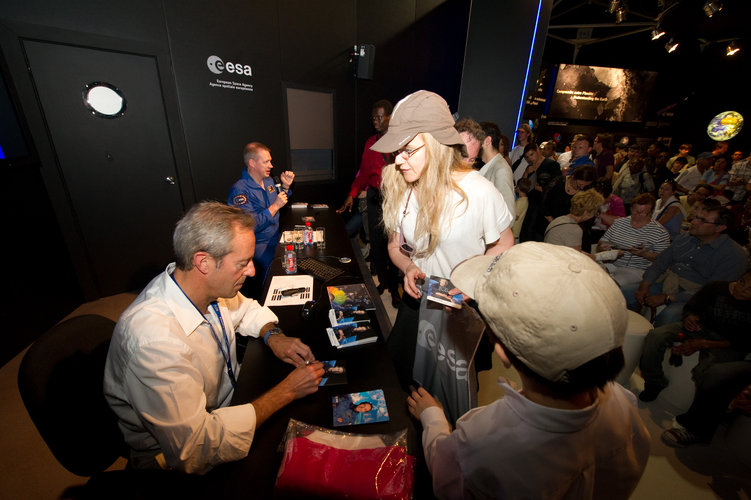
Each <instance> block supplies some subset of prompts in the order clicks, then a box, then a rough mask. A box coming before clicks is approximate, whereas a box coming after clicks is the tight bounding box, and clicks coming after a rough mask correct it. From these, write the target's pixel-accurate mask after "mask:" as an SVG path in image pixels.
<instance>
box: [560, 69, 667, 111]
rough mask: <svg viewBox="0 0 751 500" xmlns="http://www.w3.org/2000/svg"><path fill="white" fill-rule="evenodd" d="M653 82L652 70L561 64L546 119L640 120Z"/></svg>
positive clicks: (653, 73)
mask: <svg viewBox="0 0 751 500" xmlns="http://www.w3.org/2000/svg"><path fill="white" fill-rule="evenodd" d="M656 79H657V73H656V72H654V71H641V70H631V69H622V68H602V67H599V66H578V65H574V64H561V65H559V67H558V75H557V77H556V79H555V84H554V86H553V91H552V93H551V97H550V107H549V109H548V118H563V119H569V120H577V119H578V120H609V121H616V122H641V121H644V115H645V111H646V108H647V102H648V100H649V96H650V95H651V93H652V89H653V88H654V85H655V80H656Z"/></svg>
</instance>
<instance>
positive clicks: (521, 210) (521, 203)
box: [511, 179, 532, 243]
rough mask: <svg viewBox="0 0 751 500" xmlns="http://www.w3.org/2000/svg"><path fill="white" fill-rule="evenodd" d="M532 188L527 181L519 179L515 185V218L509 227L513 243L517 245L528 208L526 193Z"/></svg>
mask: <svg viewBox="0 0 751 500" xmlns="http://www.w3.org/2000/svg"><path fill="white" fill-rule="evenodd" d="M531 187H532V183H531V182H530V181H529V179H519V182H517V183H516V188H515V191H516V196H517V198H516V217H515V219H514V224H513V225H512V226H511V231H512V232H513V233H514V242H515V243H519V233H520V232H521V230H522V224H524V218H525V217H526V216H527V207H528V206H529V198H528V197H527V193H528V192H529V190H530V188H531Z"/></svg>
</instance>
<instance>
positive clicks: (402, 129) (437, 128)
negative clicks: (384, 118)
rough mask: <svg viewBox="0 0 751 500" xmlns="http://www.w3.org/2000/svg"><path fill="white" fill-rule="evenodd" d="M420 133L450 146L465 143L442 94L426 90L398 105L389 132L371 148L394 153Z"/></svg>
mask: <svg viewBox="0 0 751 500" xmlns="http://www.w3.org/2000/svg"><path fill="white" fill-rule="evenodd" d="M421 132H428V133H430V134H431V135H432V136H433V137H434V138H435V139H436V140H437V141H438V142H440V143H441V144H445V145H447V146H450V145H452V144H459V145H463V144H464V141H462V138H461V136H460V135H459V132H457V131H456V129H455V128H454V118H453V117H452V116H451V111H449V106H448V104H446V101H445V100H444V99H443V97H441V96H439V95H438V94H436V93H434V92H429V91H427V90H418V91H417V92H415V93H414V94H410V95H408V96H407V97H405V98H404V99H402V100H401V101H399V102H398V103H397V104H396V107H394V111H393V112H392V113H391V121H390V122H389V129H388V131H387V132H386V133H385V134H384V135H383V137H381V138H380V139H379V140H378V142H376V143H375V144H373V145H372V146H371V147H370V149H372V150H373V151H378V152H379V153H393V152H395V151H397V150H399V149H401V148H403V147H404V146H405V145H406V144H407V143H408V142H409V141H411V140H412V139H414V137H415V136H416V135H417V134H419V133H421Z"/></svg>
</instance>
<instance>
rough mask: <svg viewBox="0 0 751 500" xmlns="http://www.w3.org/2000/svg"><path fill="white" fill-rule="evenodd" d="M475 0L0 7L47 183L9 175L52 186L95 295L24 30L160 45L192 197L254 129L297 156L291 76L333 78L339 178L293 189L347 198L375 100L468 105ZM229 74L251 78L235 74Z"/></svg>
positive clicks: (65, 38) (275, 147) (70, 1)
mask: <svg viewBox="0 0 751 500" xmlns="http://www.w3.org/2000/svg"><path fill="white" fill-rule="evenodd" d="M469 6H470V0H384V1H381V2H371V1H364V0H354V1H353V0H329V1H321V2H310V1H305V0H278V1H268V0H266V1H261V0H250V1H248V0H245V1H240V0H217V1H215V2H205V1H199V0H162V1H161V2H153V1H151V0H148V1H147V0H129V1H127V2H125V1H121V0H110V1H105V2H100V1H94V0H67V1H66V2H53V1H52V0H26V1H24V2H13V3H10V4H9V5H5V6H4V8H3V10H2V11H0V43H1V44H2V46H1V48H2V53H3V56H4V59H5V60H6V62H7V68H8V72H7V74H8V77H9V79H10V84H11V85H12V86H14V87H15V88H17V89H18V100H19V104H20V111H21V114H22V115H23V116H22V117H21V119H22V120H23V121H25V122H27V124H28V126H29V130H30V133H31V139H32V143H33V145H34V146H35V150H36V152H37V154H38V157H39V165H40V167H39V171H40V173H41V174H42V175H41V178H42V179H43V180H44V186H39V185H37V186H33V185H14V186H12V187H11V188H12V189H15V190H17V191H19V192H38V193H44V192H45V191H46V192H47V193H48V195H49V198H50V201H51V205H52V207H53V209H54V218H55V219H56V223H57V224H58V225H59V226H60V229H61V233H62V234H63V235H64V237H65V242H66V246H67V248H68V250H69V251H70V254H71V258H72V261H73V267H74V268H75V269H76V274H77V276H78V281H79V284H80V286H81V288H82V289H83V292H84V295H85V296H86V297H87V298H94V297H96V296H97V295H98V292H97V287H96V285H95V284H94V283H93V279H92V278H91V272H90V269H88V268H87V255H86V253H87V250H86V248H85V243H83V240H82V238H81V236H80V235H81V227H80V224H78V222H77V218H76V214H75V211H74V210H73V209H72V204H71V200H70V196H71V194H70V192H69V190H68V189H67V187H66V180H65V178H64V175H62V172H61V171H60V169H59V168H58V166H57V160H56V158H55V149H54V146H53V144H52V143H51V142H50V138H49V135H48V133H47V132H46V125H45V117H44V111H43V109H42V106H41V104H40V102H39V100H38V98H37V95H36V93H35V88H34V86H33V80H32V78H31V77H30V75H29V74H28V72H27V70H26V65H27V64H26V60H25V54H24V53H23V49H22V47H23V43H22V42H23V40H25V39H38V40H44V41H50V42H54V43H65V44H71V45H79V46H82V47H89V48H95V49H103V50H112V51H116V52H118V51H123V52H129V53H135V54H143V55H147V56H154V57H155V58H156V60H157V64H158V67H159V78H160V85H161V92H162V96H161V97H162V100H163V102H164V106H165V110H164V114H165V115H166V116H167V120H168V125H169V128H170V141H171V147H172V148H173V150H174V156H175V162H176V166H177V178H178V184H179V189H180V193H181V198H182V203H183V205H184V208H187V207H189V206H190V205H191V204H192V203H194V202H195V201H198V200H202V199H217V200H224V199H225V197H226V193H227V190H228V188H229V186H230V185H231V184H232V182H234V181H235V180H236V179H237V178H238V176H239V175H240V172H241V169H242V168H243V167H242V163H241V151H242V147H243V145H244V144H245V143H247V142H248V141H251V140H257V141H262V142H264V143H266V144H268V145H269V147H270V148H271V150H272V154H273V156H274V160H275V161H274V163H275V166H276V168H277V170H278V171H281V170H283V169H286V168H288V166H289V155H288V143H287V134H286V129H285V118H284V115H285V113H284V112H285V110H284V100H283V87H284V85H285V84H289V85H294V86H298V87H303V88H305V87H308V88H313V89H326V90H332V91H333V92H334V95H335V124H336V133H335V147H336V155H335V166H336V170H335V176H336V179H334V180H333V181H329V182H318V183H307V184H300V185H298V186H296V190H295V193H296V195H295V197H296V198H297V199H304V200H306V201H323V202H328V203H330V204H332V205H336V204H338V203H340V202H341V201H342V200H343V198H344V197H345V195H346V192H347V189H348V187H349V184H350V183H351V181H352V178H353V177H354V175H355V173H356V171H357V169H358V167H359V159H360V154H361V152H362V145H363V143H364V141H365V139H366V138H367V137H368V136H369V135H370V134H372V127H371V121H370V105H371V104H372V102H373V101H374V100H376V99H379V98H382V97H386V98H389V99H391V100H392V101H394V102H396V101H397V100H398V99H400V98H401V97H403V96H404V95H406V94H408V93H410V92H413V91H415V90H418V89H421V88H427V89H430V90H434V91H436V92H438V93H440V94H441V95H443V96H444V97H445V98H446V99H447V101H448V102H449V104H450V105H451V107H452V109H453V110H455V109H456V107H457V104H458V96H459V87H460V81H461V72H460V71H461V67H462V61H463V57H464V46H465V38H466V32H467V20H468V16H469ZM363 42H367V43H372V44H374V45H375V46H376V51H377V52H376V59H375V68H374V70H375V73H374V79H373V80H367V81H366V80H358V79H356V78H355V77H354V74H353V67H352V65H351V63H350V62H349V52H350V50H351V48H352V46H353V45H354V44H355V43H363ZM211 56H216V57H217V58H220V59H221V60H222V61H223V62H224V63H225V66H223V68H224V69H225V71H223V72H221V73H219V74H217V73H215V72H212V67H210V66H209V64H208V63H207V62H208V59H209V58H210V57H211ZM228 62H232V63H240V65H241V66H243V67H244V66H245V65H247V66H248V67H249V68H250V73H251V74H242V75H238V74H229V72H228V71H226V68H227V67H226V63H228ZM213 68H214V69H216V66H215V65H214V66H213ZM223 82H230V84H228V85H229V86H235V87H242V86H245V87H244V88H246V89H247V88H249V86H250V85H252V89H253V90H252V91H248V90H237V88H225V87H223V86H222V85H223ZM212 84H213V85H212ZM31 168H34V167H31ZM22 178H23V179H39V177H35V176H20V177H18V179H22ZM51 217H53V216H52V215H51ZM113 223H117V220H116V219H115V220H114V221H113ZM113 244H122V242H120V241H117V242H113Z"/></svg>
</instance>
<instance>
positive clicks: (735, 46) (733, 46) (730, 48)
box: [725, 40, 741, 56]
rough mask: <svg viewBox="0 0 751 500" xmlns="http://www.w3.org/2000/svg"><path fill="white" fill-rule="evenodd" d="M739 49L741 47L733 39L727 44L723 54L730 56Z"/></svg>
mask: <svg viewBox="0 0 751 500" xmlns="http://www.w3.org/2000/svg"><path fill="white" fill-rule="evenodd" d="M740 50H741V47H740V46H739V45H738V42H736V41H735V40H733V41H732V42H730V44H729V45H728V47H727V49H726V52H725V55H727V56H732V55H735V54H736V53H738V51H740Z"/></svg>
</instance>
